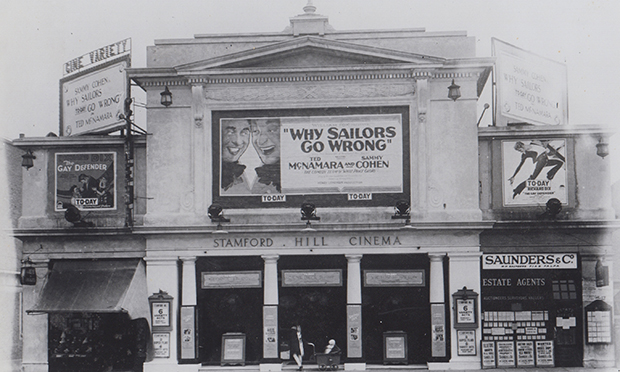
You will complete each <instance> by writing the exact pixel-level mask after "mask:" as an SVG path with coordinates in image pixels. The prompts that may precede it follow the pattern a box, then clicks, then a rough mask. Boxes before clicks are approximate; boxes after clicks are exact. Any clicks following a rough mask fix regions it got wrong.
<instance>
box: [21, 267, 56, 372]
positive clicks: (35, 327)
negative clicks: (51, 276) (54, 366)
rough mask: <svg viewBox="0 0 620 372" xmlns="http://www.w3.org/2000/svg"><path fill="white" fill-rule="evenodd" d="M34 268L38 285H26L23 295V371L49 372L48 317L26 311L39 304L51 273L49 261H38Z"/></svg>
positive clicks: (23, 288)
mask: <svg viewBox="0 0 620 372" xmlns="http://www.w3.org/2000/svg"><path fill="white" fill-rule="evenodd" d="M34 266H35V267H36V270H37V284H36V285H25V286H23V287H22V293H23V308H22V309H21V311H22V316H23V317H24V318H23V329H22V333H23V349H22V370H23V371H24V372H44V371H45V372H47V370H48V369H49V368H48V360H47V340H48V334H47V329H48V315H47V314H26V310H29V309H32V308H33V307H34V305H35V304H36V302H37V299H38V297H39V295H40V294H41V290H42V289H43V285H44V284H45V280H44V278H46V277H47V274H48V272H49V260H36V261H34Z"/></svg>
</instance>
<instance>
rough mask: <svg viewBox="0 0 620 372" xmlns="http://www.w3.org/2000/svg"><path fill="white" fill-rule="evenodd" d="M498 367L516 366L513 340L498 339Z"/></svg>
mask: <svg viewBox="0 0 620 372" xmlns="http://www.w3.org/2000/svg"><path fill="white" fill-rule="evenodd" d="M496 345H497V367H500V368H501V367H514V366H515V363H516V361H515V344H514V342H512V341H497V344H496Z"/></svg>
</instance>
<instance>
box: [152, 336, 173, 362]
mask: <svg viewBox="0 0 620 372" xmlns="http://www.w3.org/2000/svg"><path fill="white" fill-rule="evenodd" d="M153 349H154V350H155V358H169V357H170V333H153Z"/></svg>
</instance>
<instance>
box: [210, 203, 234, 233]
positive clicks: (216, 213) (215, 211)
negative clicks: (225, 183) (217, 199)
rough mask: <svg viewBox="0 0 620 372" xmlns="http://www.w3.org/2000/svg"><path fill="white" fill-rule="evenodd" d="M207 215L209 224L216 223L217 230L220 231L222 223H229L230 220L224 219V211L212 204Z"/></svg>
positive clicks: (219, 206)
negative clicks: (209, 220)
mask: <svg viewBox="0 0 620 372" xmlns="http://www.w3.org/2000/svg"><path fill="white" fill-rule="evenodd" d="M207 213H208V215H209V218H210V219H211V222H217V230H222V222H230V218H226V217H224V209H223V208H222V206H221V205H217V204H212V205H211V206H210V207H209V209H208V210H207Z"/></svg>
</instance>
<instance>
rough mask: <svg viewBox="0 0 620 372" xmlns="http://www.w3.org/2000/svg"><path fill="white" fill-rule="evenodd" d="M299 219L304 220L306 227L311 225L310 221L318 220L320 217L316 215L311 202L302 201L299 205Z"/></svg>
mask: <svg viewBox="0 0 620 372" xmlns="http://www.w3.org/2000/svg"><path fill="white" fill-rule="evenodd" d="M301 220H302V221H306V228H310V227H311V223H310V221H320V220H321V217H317V215H316V207H315V206H314V204H312V203H303V204H302V205H301Z"/></svg>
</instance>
